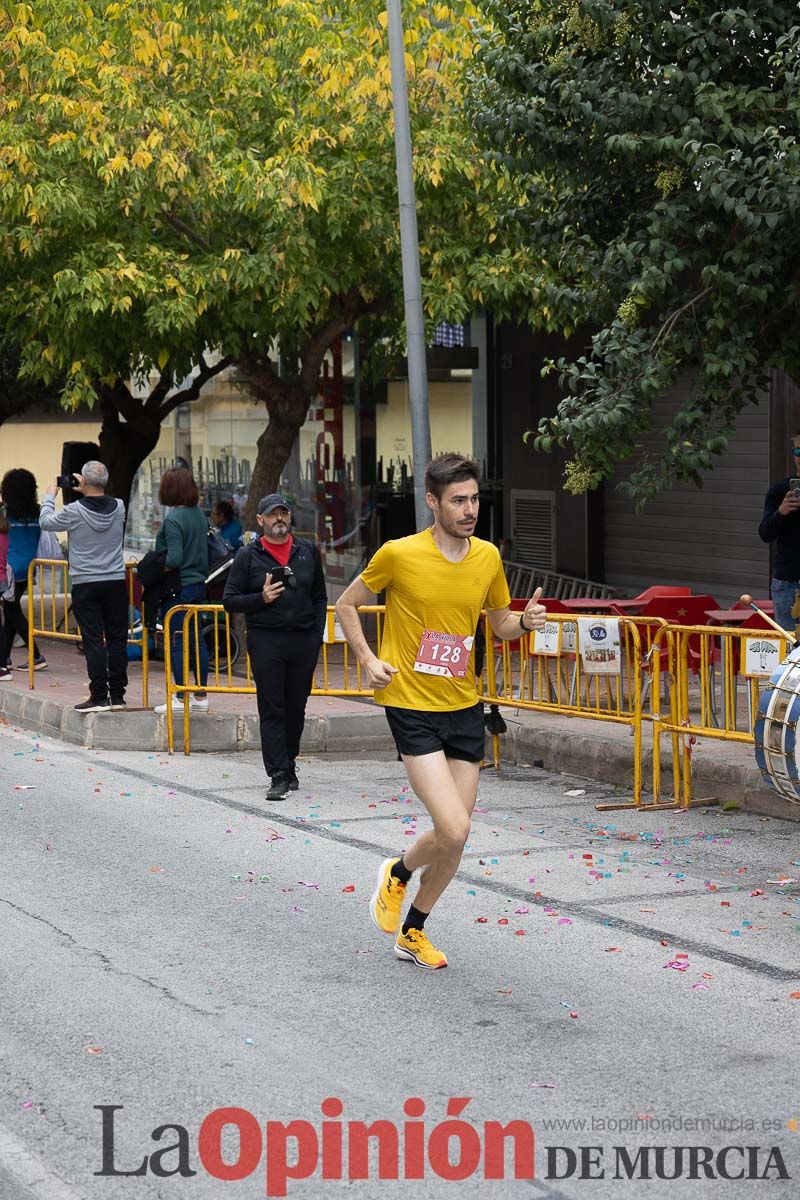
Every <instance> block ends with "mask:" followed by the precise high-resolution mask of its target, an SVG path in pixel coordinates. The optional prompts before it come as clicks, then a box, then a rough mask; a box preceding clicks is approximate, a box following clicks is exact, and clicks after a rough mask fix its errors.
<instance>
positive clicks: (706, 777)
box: [0, 688, 800, 822]
mask: <svg viewBox="0 0 800 1200" xmlns="http://www.w3.org/2000/svg"><path fill="white" fill-rule="evenodd" d="M0 715H2V717H3V718H4V719H5V720H6V721H7V722H8V724H10V725H18V726H20V727H21V728H24V729H30V730H33V731H36V732H39V733H42V734H45V735H46V736H48V737H55V738H60V739H61V740H62V741H65V742H69V743H70V744H72V745H77V746H82V747H84V748H85V749H87V750H145V751H150V752H153V751H156V752H161V753H163V752H165V751H166V749H167V727H166V717H163V716H157V715H156V714H155V713H154V712H151V711H147V712H145V711H141V710H138V711H137V710H132V711H130V712H116V713H115V712H108V713H87V714H81V713H76V712H75V711H74V709H73V707H72V706H71V705H68V704H61V703H60V702H59V701H58V700H53V699H50V698H47V699H45V698H43V697H41V696H36V695H33V694H31V693H25V692H19V691H16V690H14V689H10V688H9V689H8V690H2V689H0ZM506 724H507V732H506V733H505V734H504V735H503V737H502V739H501V754H502V758H503V761H504V762H510V763H514V764H516V765H519V766H526V765H530V764H536V765H541V766H543V767H544V768H545V769H546V770H549V771H556V772H560V773H562V774H565V775H578V776H581V777H583V778H585V779H597V780H600V781H601V782H603V783H612V784H614V785H615V786H617V787H620V788H631V787H632V785H633V744H632V738H626V739H624V740H623V739H621V738H620V737H619V736H617V737H616V738H615V737H610V736H603V730H602V728H600V729H597V730H596V731H591V732H587V730H586V728H585V726H586V724H587V722H585V721H580V722H570V721H569V719H568V718H566V719H560V720H559V719H557V718H554V717H550V716H549V715H547V714H537V716H536V717H535V718H533V719H532V720H530V721H527V722H526V723H524V724H523V723H522V722H521V721H515V720H514V719H513V718H510V717H509V716H508V715H506ZM182 745H183V729H182V723H181V721H180V719H179V720H177V721H176V723H175V749H176V752H178V753H180V751H181V750H182ZM393 748H394V741H393V739H392V736H391V733H390V731H389V726H388V724H387V722H386V717H385V715H384V713H383V710H382V709H381V708H379V707H377V706H376V707H370V706H368V705H364V711H363V713H361V712H359V713H328V714H326V715H321V714H319V713H313V712H311V713H309V714H308V716H307V718H306V726H305V730H304V733H303V740H302V742H301V746H300V749H301V751H302V753H304V754H346V753H355V752H360V753H363V752H365V751H367V752H369V751H371V750H372V751H384V750H391V749H393ZM236 750H255V751H257V750H260V740H259V731H258V717H257V716H256V715H255V714H251V713H247V714H244V713H214V712H213V711H212V712H210V713H198V714H194V715H193V716H192V751H193V752H197V753H204V752H205V753H212V752H216V753H220V752H225V751H229V752H230V751H236ZM490 753H491V747H490V744H487V756H488V755H489V754H490ZM650 765H651V755H650V753H649V752H648V753H647V754H646V755H645V762H644V768H645V774H646V777H647V775H648V774H649V770H650ZM668 767H669V764H668V763H667V762H666V761H665V763H664V769H665V776H664V779H665V787H666V784H667V782H668V779H669V772H668ZM694 793H695V796H697V797H698V798H703V797H707V798H709V799H712V798H714V799H716V800H718V801H720V802H721V803H722V802H726V801H727V802H731V803H735V804H738V805H739V806H740V807H741V808H742V809H744V810H746V811H748V812H752V813H755V814H758V815H759V816H766V817H776V818H780V819H782V820H788V821H795V822H800V805H795V804H792V803H791V802H790V801H788V800H784V799H783V797H781V796H779V795H778V794H777V793H776V792H773V791H771V790H770V789H767V788H765V787H764V785H763V781H762V778H761V774H760V772H759V770H758V768H757V767H756V765H755V762H753V763H752V765H748V764H746V763H744V762H734V761H725V760H724V759H721V758H719V757H714V758H706V759H704V758H703V755H702V753H699V754H697V755H696V758H695V763H694Z"/></svg>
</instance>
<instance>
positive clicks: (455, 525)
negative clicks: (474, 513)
mask: <svg viewBox="0 0 800 1200" xmlns="http://www.w3.org/2000/svg"><path fill="white" fill-rule="evenodd" d="M439 524H440V525H441V527H442V529H443V530H444V532H445V533H446V534H449V536H450V537H457V538H468V537H472V535H473V533H474V532H475V524H476V522H475V521H470V522H469V524H463V525H462V524H461V522H460V521H443V520H442V519H441V516H440V518H439Z"/></svg>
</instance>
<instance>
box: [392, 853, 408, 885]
mask: <svg viewBox="0 0 800 1200" xmlns="http://www.w3.org/2000/svg"><path fill="white" fill-rule="evenodd" d="M389 874H390V875H393V876H394V877H395V879H399V880H400V882H401V883H408V881H409V879H410V878H411V876H412V875H413V874H414V872H413V871H409V869H408V867H407V866H406V864H405V863H404V862H403V860H402V858H400V859H398V860H397V862H396V863H395V864H394V866H393V867H392V869H391V871H390V872H389Z"/></svg>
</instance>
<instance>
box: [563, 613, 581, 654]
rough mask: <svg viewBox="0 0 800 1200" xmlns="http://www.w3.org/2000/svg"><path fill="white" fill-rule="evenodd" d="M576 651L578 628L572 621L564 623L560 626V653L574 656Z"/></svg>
mask: <svg viewBox="0 0 800 1200" xmlns="http://www.w3.org/2000/svg"><path fill="white" fill-rule="evenodd" d="M577 649H578V626H577V625H576V623H575V622H574V621H564V623H563V625H562V626H561V653H562V654H574V653H575V652H576V650H577Z"/></svg>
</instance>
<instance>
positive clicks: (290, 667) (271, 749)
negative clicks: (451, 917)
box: [222, 493, 328, 800]
mask: <svg viewBox="0 0 800 1200" xmlns="http://www.w3.org/2000/svg"><path fill="white" fill-rule="evenodd" d="M256 520H257V521H258V525H259V528H260V530H261V534H262V536H261V537H260V538H259V540H258V541H257V542H252V543H251V544H250V545H249V546H243V547H242V548H241V549H240V550H237V552H236V557H235V558H234V560H233V566H232V567H231V569H230V572H229V573H228V581H227V583H226V584H225V593H224V595H223V597H222V603H223V604H224V606H225V609H226V611H227V612H233V613H236V612H240V613H244V614H245V621H246V624H247V651H248V654H249V655H250V665H251V667H252V669H253V678H254V679H255V684H256V698H257V701H258V715H259V718H260V721H261V753H262V754H263V757H264V766H265V767H266V769H267V774H268V775H269V776H270V777H271V786H270V789H269V791H268V792H267V800H282V799H283V798H284V796H285V795H286V794H287V792H290V791H296V790H297V788H298V787H299V783H298V779H297V771H296V769H295V760H296V758H297V754H298V751H299V749H300V737H301V734H302V732H303V725H304V723H305V715H306V702H307V700H308V696H309V693H310V691H311V681H312V677H313V674H314V667H315V666H316V663H317V658H318V656H319V648H320V645H321V644H322V636H323V632H324V629H325V618H326V612H327V604H328V594H327V592H326V590H325V578H324V575H323V571H322V559H321V558H320V553H319V550H318V549H317V547H316V546H315V545H314V544H313V543H311V542H306V541H303V540H302V539H301V538H296V537H293V536H292V534H291V532H290V530H291V521H292V513H291V509H290V507H289V505H288V503H287V502H286V500H284V498H283V496H279V495H278V494H277V493H273V494H272V495H270V496H265V497H264V499H263V500H261V501H259V505H258V516H257V517H256ZM273 576H274V579H273ZM284 581H285V582H284Z"/></svg>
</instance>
